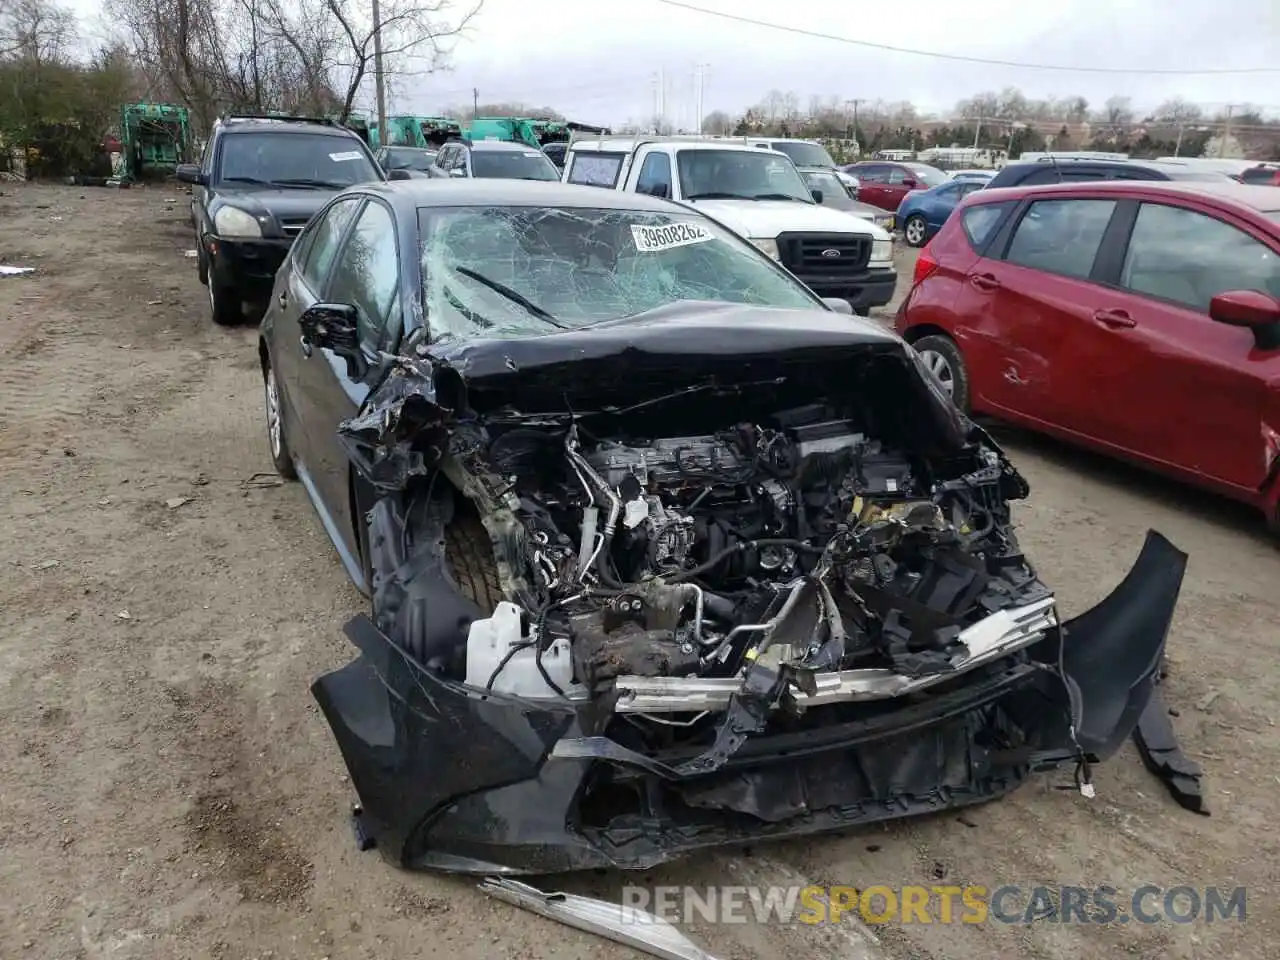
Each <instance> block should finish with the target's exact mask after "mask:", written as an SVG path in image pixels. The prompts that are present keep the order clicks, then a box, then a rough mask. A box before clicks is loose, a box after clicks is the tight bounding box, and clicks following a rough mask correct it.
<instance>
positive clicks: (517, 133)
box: [465, 117, 609, 147]
mask: <svg viewBox="0 0 1280 960" xmlns="http://www.w3.org/2000/svg"><path fill="white" fill-rule="evenodd" d="M608 132H609V129H608V128H607V127H594V126H590V125H588V124H585V123H574V122H573V121H564V122H562V121H559V120H538V119H535V118H533V117H476V118H475V119H474V120H472V121H471V126H470V127H469V128H468V129H467V131H466V133H465V135H466V136H467V137H469V138H470V139H472V140H509V141H512V142H514V143H524V144H528V145H529V146H531V147H543V146H545V145H546V144H548V143H567V142H568V141H569V140H570V139H571V138H572V136H573V134H575V133H599V134H607V133H608Z"/></svg>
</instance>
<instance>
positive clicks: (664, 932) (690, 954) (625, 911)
mask: <svg viewBox="0 0 1280 960" xmlns="http://www.w3.org/2000/svg"><path fill="white" fill-rule="evenodd" d="M480 889H481V890H482V891H484V892H485V893H487V894H488V895H489V896H491V897H494V898H496V899H498V900H504V901H506V902H507V903H510V904H513V905H514V906H517V907H521V908H523V909H525V910H529V911H531V912H532V913H537V914H541V915H542V916H544V917H548V918H550V919H552V920H559V921H560V922H561V923H563V924H565V925H566V926H570V927H574V928H576V929H578V930H584V931H586V932H587V933H594V934H596V935H597V936H601V937H604V938H606V939H608V940H612V941H614V942H615V943H622V944H625V945H627V946H629V947H632V948H634V949H636V950H640V951H643V952H644V953H647V954H649V955H650V956H653V957H661V958H662V960H716V958H715V957H713V956H712V955H711V954H709V953H707V952H706V951H705V950H703V949H702V948H701V947H699V946H697V945H696V944H694V943H693V942H692V941H691V940H689V938H688V937H686V936H685V935H684V934H683V933H681V932H680V931H679V930H678V929H676V928H675V927H674V926H672V925H671V924H670V923H668V922H667V921H666V920H663V919H662V918H661V917H657V916H654V915H653V914H651V913H646V912H645V911H643V910H639V909H636V908H634V907H625V908H624V907H623V906H622V905H621V904H617V903H608V902H606V901H604V900H596V899H595V898H593V897H582V896H578V895H577V894H574V893H559V892H557V893H544V892H543V891H541V890H539V889H538V888H537V887H531V886H529V884H527V883H520V882H519V881H517V880H509V879H507V878H505V877H488V878H486V879H485V881H484V883H482V884H480Z"/></svg>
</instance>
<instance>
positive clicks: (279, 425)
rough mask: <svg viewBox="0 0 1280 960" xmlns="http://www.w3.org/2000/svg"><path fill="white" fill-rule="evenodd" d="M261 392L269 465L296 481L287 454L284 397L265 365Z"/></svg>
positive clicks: (274, 375)
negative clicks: (263, 395) (269, 451)
mask: <svg viewBox="0 0 1280 960" xmlns="http://www.w3.org/2000/svg"><path fill="white" fill-rule="evenodd" d="M262 380H263V390H264V393H265V400H266V414H267V442H268V444H269V445H270V450H271V464H272V466H274V467H275V468H276V473H278V474H280V476H282V477H284V478H285V479H286V480H296V479H297V477H298V473H297V471H296V470H295V469H294V467H293V457H292V456H291V455H290V454H289V441H288V438H287V437H286V436H285V426H284V424H285V416H284V397H283V395H282V394H281V393H280V384H279V382H277V380H276V371H275V367H273V366H271V364H270V362H268V363H267V366H266V369H265V370H263V371H262Z"/></svg>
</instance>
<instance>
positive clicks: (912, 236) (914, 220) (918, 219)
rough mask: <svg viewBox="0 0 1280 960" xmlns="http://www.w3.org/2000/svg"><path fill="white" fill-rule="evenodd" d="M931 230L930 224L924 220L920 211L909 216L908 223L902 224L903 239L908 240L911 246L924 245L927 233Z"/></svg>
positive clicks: (908, 244)
mask: <svg viewBox="0 0 1280 960" xmlns="http://www.w3.org/2000/svg"><path fill="white" fill-rule="evenodd" d="M928 232H929V225H928V224H927V223H925V222H924V217H922V216H920V214H918V213H913V214H912V215H911V216H909V217H907V221H906V223H904V224H903V225H902V239H904V240H906V241H907V246H909V247H923V246H924V241H925V234H927V233H928Z"/></svg>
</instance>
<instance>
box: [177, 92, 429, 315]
mask: <svg viewBox="0 0 1280 960" xmlns="http://www.w3.org/2000/svg"><path fill="white" fill-rule="evenodd" d="M176 172H177V177H178V179H179V180H181V181H183V182H184V183H190V184H192V189H191V224H192V226H193V227H194V229H195V232H196V259H197V264H198V266H199V271H200V282H201V283H203V284H205V285H206V286H207V287H208V288H209V308H210V310H211V311H212V313H213V320H214V322H215V323H218V324H222V325H224V326H226V325H230V324H234V323H238V322H240V321H242V320H244V319H245V306H246V305H248V306H249V308H250V310H251V311H252V313H253V314H254V315H256V316H260V315H261V313H262V311H263V308H264V307H265V305H266V302H267V299H268V298H269V297H270V296H271V287H272V284H273V283H274V282H275V276H276V270H277V268H279V266H280V263H281V262H282V261H283V260H284V256H285V254H286V253H288V251H289V247H290V245H291V244H292V243H293V239H294V237H296V236H297V235H298V234H299V233H301V232H302V228H303V227H305V226H306V225H307V221H309V220H310V219H311V218H312V217H313V216H314V215H315V214H316V213H318V212H319V211H320V208H321V207H323V206H324V205H325V204H326V203H328V202H329V200H330V199H331V198H332V197H333V196H334V195H335V194H337V193H338V192H339V191H341V190H345V189H346V188H347V187H350V186H353V185H354V184H357V183H368V182H371V181H384V180H388V179H403V178H404V177H406V176H408V174H407V173H402V174H401V175H400V176H397V175H394V174H393V175H391V176H388V175H386V174H384V173H383V172H382V170H381V168H380V167H379V166H378V164H377V163H376V162H375V161H374V159H373V154H372V153H370V152H369V148H368V147H367V146H365V144H364V142H363V141H362V140H361V139H360V138H359V137H358V136H356V134H355V133H353V132H352V131H350V130H348V129H347V128H346V127H343V126H340V125H338V124H337V123H334V122H332V121H328V120H316V119H310V118H302V117H263V116H235V117H224V118H223V119H221V120H219V121H218V122H217V123H215V124H214V125H213V131H212V132H211V133H210V134H209V142H208V143H207V144H206V145H205V148H204V154H203V155H202V157H201V159H200V162H199V163H198V164H197V163H184V164H181V165H179V166H178V169H177V171H176ZM397 173H400V172H399V171H397Z"/></svg>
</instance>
